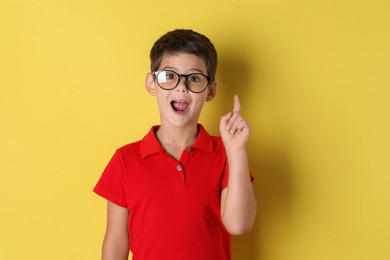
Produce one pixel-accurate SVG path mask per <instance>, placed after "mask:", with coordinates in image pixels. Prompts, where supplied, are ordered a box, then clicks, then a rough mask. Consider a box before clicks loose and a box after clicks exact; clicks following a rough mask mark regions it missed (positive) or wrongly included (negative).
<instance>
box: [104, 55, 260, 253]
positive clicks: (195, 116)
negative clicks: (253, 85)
mask: <svg viewBox="0 0 390 260" xmlns="http://www.w3.org/2000/svg"><path fill="white" fill-rule="evenodd" d="M161 69H171V70H174V71H176V72H177V73H180V74H189V73H194V72H201V73H203V74H205V75H207V67H206V64H205V62H204V60H203V59H202V58H200V57H198V56H195V55H193V54H186V53H177V54H170V55H164V56H163V58H162V61H161V64H160V68H159V70H161ZM184 83H185V79H182V80H181V82H180V83H179V85H178V86H177V87H176V88H175V89H173V90H163V89H161V88H160V87H159V86H158V85H157V83H156V82H155V81H154V80H153V75H152V74H151V73H148V74H147V75H146V79H145V87H146V90H147V92H148V93H149V94H150V95H152V96H154V97H156V100H157V104H158V108H159V112H160V128H159V130H158V131H157V133H156V136H157V139H158V140H159V142H160V144H161V145H162V146H163V147H164V149H165V150H166V151H167V152H168V153H169V154H170V155H171V156H172V157H173V158H175V159H176V160H179V159H180V156H181V154H182V152H183V150H184V148H185V147H187V146H190V145H191V144H192V143H193V142H194V141H195V139H196V137H197V124H198V120H199V116H200V113H201V111H202V108H203V105H204V103H205V102H208V101H211V100H212V99H213V98H214V97H215V95H216V92H217V82H216V81H213V82H211V83H210V85H209V87H208V88H207V89H206V90H205V91H204V92H202V93H192V92H190V91H189V90H188V89H187V88H186V86H185V84H184ZM172 101H183V102H186V103H188V108H187V109H186V110H185V111H184V112H177V111H175V110H174V109H173V108H172V106H171V102H172ZM240 110H241V104H240V101H239V98H238V96H234V100H233V111H232V112H229V113H227V114H226V115H224V116H222V117H221V120H220V127H219V129H220V134H221V138H222V141H223V143H224V145H225V149H226V153H227V158H228V161H229V187H227V188H225V189H224V190H223V191H222V192H221V217H222V222H223V224H224V226H225V228H226V230H227V231H228V232H229V233H231V234H232V235H240V234H244V233H246V232H248V231H249V230H250V229H251V227H252V225H253V222H254V219H255V216H256V201H255V197H254V194H253V190H252V184H251V181H250V178H249V166H248V157H247V151H246V145H247V142H248V139H249V135H250V132H251V128H250V126H249V124H248V123H247V122H246V121H245V120H244V118H243V117H242V116H241V115H240ZM107 212H108V214H107V230H106V235H105V239H104V243H103V254H102V255H103V259H104V260H114V259H115V260H118V259H127V257H128V253H129V247H128V245H129V240H128V229H127V221H128V217H129V215H130V212H129V211H128V210H127V209H125V208H122V207H119V206H117V205H115V204H113V203H111V202H108V209H107Z"/></svg>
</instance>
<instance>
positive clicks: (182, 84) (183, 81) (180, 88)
mask: <svg viewBox="0 0 390 260" xmlns="http://www.w3.org/2000/svg"><path fill="white" fill-rule="evenodd" d="M176 91H178V92H180V91H181V92H188V88H187V78H186V77H181V78H180V79H179V84H178V85H177V87H176Z"/></svg>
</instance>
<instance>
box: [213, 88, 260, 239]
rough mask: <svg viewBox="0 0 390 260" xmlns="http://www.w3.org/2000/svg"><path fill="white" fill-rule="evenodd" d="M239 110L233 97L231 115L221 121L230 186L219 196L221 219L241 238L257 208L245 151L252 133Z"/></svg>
mask: <svg viewBox="0 0 390 260" xmlns="http://www.w3.org/2000/svg"><path fill="white" fill-rule="evenodd" d="M240 110H241V104H240V101H239V99H238V96H234V105H233V112H229V113H228V114H226V115H224V116H222V117H221V122H220V127H219V128H220V133H221V137H222V141H223V143H224V145H225V149H226V154H227V158H228V162H229V185H228V187H227V188H225V189H224V190H223V191H222V194H221V216H222V222H223V224H224V225H225V228H226V230H227V231H228V232H229V233H231V234H232V235H241V234H244V233H246V232H248V231H249V230H250V229H251V228H252V225H253V222H254V220H255V217H256V208H257V206H256V200H255V197H254V194H253V190H252V183H251V179H250V175H249V166H248V156H247V150H246V144H247V142H248V139H249V135H250V131H251V129H250V126H249V125H248V123H247V122H246V121H245V120H244V119H243V118H242V116H241V115H240Z"/></svg>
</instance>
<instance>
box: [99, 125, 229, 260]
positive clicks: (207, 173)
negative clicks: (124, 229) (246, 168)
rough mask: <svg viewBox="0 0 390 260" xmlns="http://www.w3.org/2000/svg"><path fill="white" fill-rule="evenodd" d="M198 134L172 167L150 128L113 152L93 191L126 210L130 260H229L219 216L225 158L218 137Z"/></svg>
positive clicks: (226, 235)
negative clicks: (138, 138) (128, 215)
mask: <svg viewBox="0 0 390 260" xmlns="http://www.w3.org/2000/svg"><path fill="white" fill-rule="evenodd" d="M198 128H199V133H198V137H197V139H196V141H195V142H194V144H193V145H192V146H191V147H186V148H185V149H184V151H183V153H182V155H181V158H180V161H176V160H175V159H173V158H172V157H171V156H170V155H169V154H167V153H166V152H165V150H164V149H163V148H162V146H161V145H160V144H159V142H158V141H157V139H156V136H155V132H156V131H157V129H158V126H155V127H153V128H152V129H151V130H150V132H149V133H148V134H147V135H146V136H145V137H144V138H143V139H142V140H140V141H138V142H135V143H131V144H128V145H126V146H124V147H122V148H120V149H118V150H117V151H116V153H115V154H114V156H113V158H112V159H111V161H110V162H109V164H108V165H107V167H106V169H105V170H104V172H103V174H102V176H101V178H100V180H99V182H98V183H97V185H96V187H95V189H94V191H95V192H96V193H97V194H99V195H100V196H102V197H104V198H106V199H107V200H109V201H111V202H113V203H115V204H117V205H119V206H121V207H125V208H128V209H129V211H130V218H129V225H128V228H129V236H130V237H129V239H130V250H131V251H132V253H133V260H192V259H193V260H208V259H209V260H227V259H230V235H229V233H228V232H227V231H226V230H225V228H224V226H223V224H222V221H221V214H220V204H221V191H222V189H223V188H225V187H226V186H227V182H228V167H227V159H226V153H225V149H224V146H223V143H222V140H221V138H220V137H215V136H210V135H209V134H208V133H207V132H206V130H205V129H204V128H203V127H202V125H198Z"/></svg>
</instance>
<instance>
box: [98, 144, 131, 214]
mask: <svg viewBox="0 0 390 260" xmlns="http://www.w3.org/2000/svg"><path fill="white" fill-rule="evenodd" d="M93 191H94V192H95V193H96V194H98V195H99V196H101V197H103V198H105V199H107V200H109V201H111V202H112V203H114V204H116V205H118V206H121V207H124V208H127V203H126V196H125V192H124V173H123V160H122V155H121V153H120V152H119V151H118V150H117V151H116V152H115V154H114V155H113V157H112V158H111V160H110V161H109V163H108V164H107V166H106V168H105V169H104V171H103V173H102V175H101V176H100V179H99V181H98V183H97V184H96V186H95V188H94V189H93Z"/></svg>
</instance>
